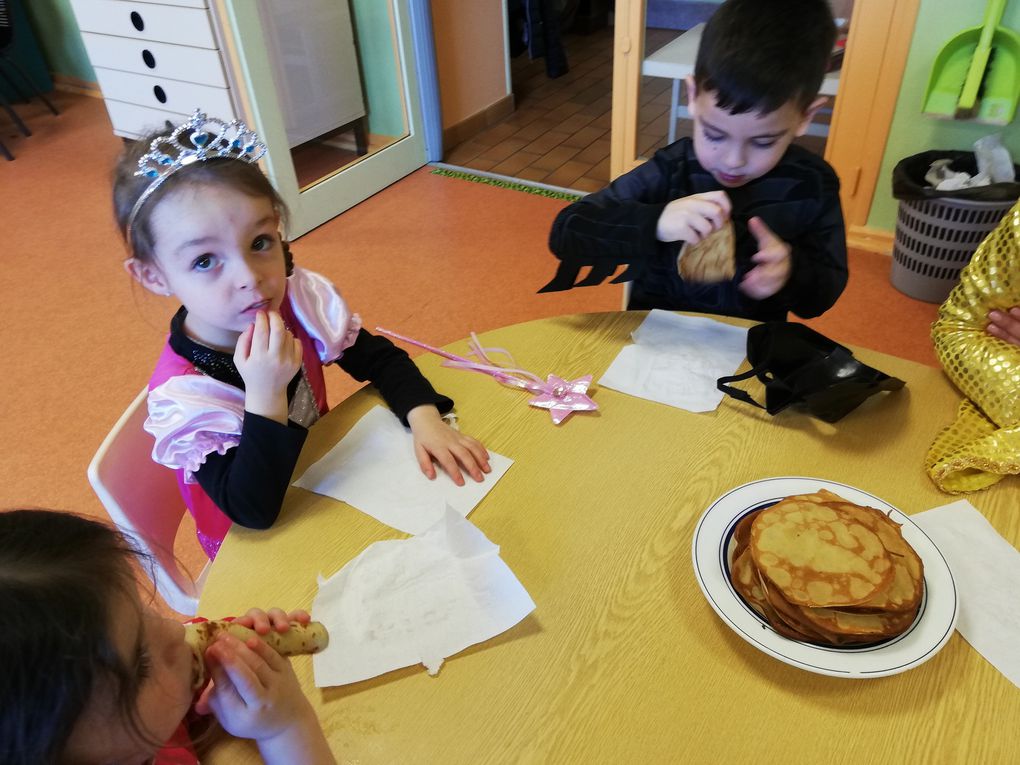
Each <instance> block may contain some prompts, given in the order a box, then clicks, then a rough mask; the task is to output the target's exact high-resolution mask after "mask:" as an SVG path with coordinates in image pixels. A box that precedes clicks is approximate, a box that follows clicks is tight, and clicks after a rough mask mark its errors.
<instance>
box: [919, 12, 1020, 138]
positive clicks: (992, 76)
mask: <svg viewBox="0 0 1020 765" xmlns="http://www.w3.org/2000/svg"><path fill="white" fill-rule="evenodd" d="M1006 2H1007V0H990V2H989V3H988V7H987V8H986V9H985V18H984V23H983V24H982V26H980V27H973V28H971V29H965V30H964V31H962V32H960V33H959V34H958V35H956V36H955V37H953V38H952V39H951V40H950V41H949V42H947V43H946V44H945V45H944V46H942V50H941V51H939V54H938V56H936V58H935V64H934V66H933V67H932V72H931V78H930V79H929V80H928V89H927V91H926V92H925V96H924V111H925V113H926V114H931V115H934V116H937V117H945V118H947V119H976V120H977V121H979V122H987V123H989V124H992V125H1006V124H1009V122H1010V121H1011V120H1012V119H1013V115H1014V114H1015V113H1016V108H1017V102H1018V100H1020V35H1017V33H1016V32H1014V31H1013V30H1012V29H1008V28H1006V27H1000V26H999V22H1000V21H1001V20H1002V14H1003V11H1005V9H1006Z"/></svg>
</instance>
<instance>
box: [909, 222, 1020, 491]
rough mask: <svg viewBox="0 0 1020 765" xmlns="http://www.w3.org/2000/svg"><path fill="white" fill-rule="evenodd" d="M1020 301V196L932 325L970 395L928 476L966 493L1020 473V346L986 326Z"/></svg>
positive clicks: (935, 449) (931, 453) (930, 461)
mask: <svg viewBox="0 0 1020 765" xmlns="http://www.w3.org/2000/svg"><path fill="white" fill-rule="evenodd" d="M1018 305H1020V203H1018V204H1016V205H1014V206H1013V209H1012V210H1010V211H1009V212H1008V213H1006V216H1005V217H1004V218H1003V219H1002V222H1001V223H999V225H998V226H997V227H996V229H995V230H994V231H993V232H992V233H991V234H989V235H988V237H987V238H986V239H985V240H984V241H983V242H982V243H981V244H980V245H979V246H978V248H977V251H976V252H975V253H974V257H973V258H971V261H970V263H968V264H967V266H965V267H964V269H963V271H962V272H961V273H960V283H959V284H958V285H956V287H954V288H953V291H952V292H951V293H950V294H949V297H948V298H947V299H946V302H945V303H943V304H942V306H941V308H939V317H938V319H937V320H936V321H935V323H934V324H933V325H932V329H931V336H932V341H933V342H934V343H935V352H936V354H937V355H938V358H939V361H940V362H941V363H942V366H943V368H944V369H945V371H946V375H947V376H948V377H949V379H950V380H952V381H953V382H954V383H955V384H956V386H957V387H958V388H959V389H960V390H961V391H962V392H963V394H964V395H965V396H966V397H967V400H964V401H963V402H961V404H960V408H959V410H958V411H957V415H956V420H955V422H953V424H952V425H950V426H949V427H947V428H945V429H944V430H943V431H942V432H941V433H939V434H938V436H936V438H935V442H934V443H933V444H932V445H931V448H930V449H929V450H928V454H927V455H926V456H925V461H924V466H925V469H926V470H927V471H928V475H930V476H931V479H932V480H933V481H934V482H935V484H936V485H937V486H938V487H939V488H940V489H942V490H943V491H947V492H950V493H952V494H958V493H961V492H965V491H977V490H979V489H984V488H986V487H988V486H991V485H992V484H993V483H996V482H997V481H999V480H1001V479H1002V477H1003V476H1006V475H1016V474H1020V347H1018V346H1016V345H1013V344H1012V343H1007V342H1006V341H1004V340H1000V339H998V338H996V337H993V336H992V335H989V334H988V332H987V331H986V327H987V326H988V312H989V311H992V310H1000V311H1008V310H1009V309H1010V308H1012V307H1013V306H1018Z"/></svg>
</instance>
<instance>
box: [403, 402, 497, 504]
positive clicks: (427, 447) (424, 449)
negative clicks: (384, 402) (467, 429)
mask: <svg viewBox="0 0 1020 765" xmlns="http://www.w3.org/2000/svg"><path fill="white" fill-rule="evenodd" d="M407 423H408V425H410V426H411V434H412V435H413V436H414V454H415V456H416V457H417V458H418V465H419V466H420V467H421V472H423V473H424V474H425V475H426V476H427V477H428V479H429V480H432V479H433V478H435V477H436V467H435V465H433V464H432V460H435V461H436V462H438V463H439V465H440V467H442V468H443V470H445V471H446V472H447V474H448V475H449V476H450V478H452V479H453V482H454V483H455V484H457V485H458V486H463V485H464V477H463V476H462V475H461V470H462V469H463V470H464V471H466V472H467V473H468V475H470V476H471V477H472V478H474V479H475V480H476V481H479V482H481V480H482V473H488V472H489V471H490V470H492V468H491V467H489V453H488V452H487V451H486V450H485V447H484V446H482V445H481V444H480V443H479V442H478V441H476V440H475V439H473V438H471V436H465V435H464V434H463V433H461V432H460V431H457V430H454V429H453V428H451V427H450V426H449V425H447V424H446V423H445V422H443V418H442V417H440V416H439V410H438V409H436V408H435V407H434V406H433V405H432V404H424V405H422V406H416V407H415V408H414V409H412V410H411V411H410V412H408V414H407Z"/></svg>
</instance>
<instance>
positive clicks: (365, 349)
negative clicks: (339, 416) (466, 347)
mask: <svg viewBox="0 0 1020 765" xmlns="http://www.w3.org/2000/svg"><path fill="white" fill-rule="evenodd" d="M336 363H337V364H338V365H339V367H340V368H341V369H343V370H344V371H345V372H346V373H347V374H349V375H350V376H351V377H353V378H354V379H355V380H357V381H358V382H364V381H366V380H371V381H372V384H373V385H374V386H375V387H376V388H377V389H378V390H379V393H380V394H381V395H382V397H383V399H385V401H386V404H387V406H389V408H390V409H391V410H392V411H393V413H394V414H395V415H397V417H398V418H399V419H400V421H401V422H402V423H404V425H407V413H408V412H410V411H411V410H412V409H414V408H415V407H416V406H421V405H422V404H435V406H436V408H437V409H438V410H439V413H440V414H446V413H447V412H449V411H450V410H451V409H453V400H452V399H449V398H447V397H446V396H444V395H442V394H440V393H436V390H435V388H433V387H432V383H430V382H429V381H428V380H427V379H425V376H424V375H423V374H422V373H421V371H420V370H419V369H418V367H416V366H415V365H414V362H413V361H411V358H410V357H409V356H408V355H407V353H405V352H404V351H403V350H401V349H400V348H398V347H397V346H395V345H394V344H393V343H391V342H390V340H389V338H386V337H382V336H380V335H373V334H371V333H370V332H367V331H366V330H364V329H362V330H361V331H360V332H359V333H358V337H357V339H356V340H355V341H354V345H352V346H351V347H349V348H348V349H347V350H345V351H344V355H343V356H341V357H340V359H339V360H338V361H337V362H336Z"/></svg>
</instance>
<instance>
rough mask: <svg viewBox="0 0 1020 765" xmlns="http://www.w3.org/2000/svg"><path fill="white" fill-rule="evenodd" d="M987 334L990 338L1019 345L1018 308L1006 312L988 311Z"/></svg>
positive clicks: (1019, 320)
mask: <svg viewBox="0 0 1020 765" xmlns="http://www.w3.org/2000/svg"><path fill="white" fill-rule="evenodd" d="M987 332H988V334H989V335H991V336H992V337H997V338H999V339H1000V340H1005V341H1006V342H1007V343H1013V345H1020V306H1013V307H1012V308H1010V309H1009V310H1008V311H989V312H988V328H987Z"/></svg>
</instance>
